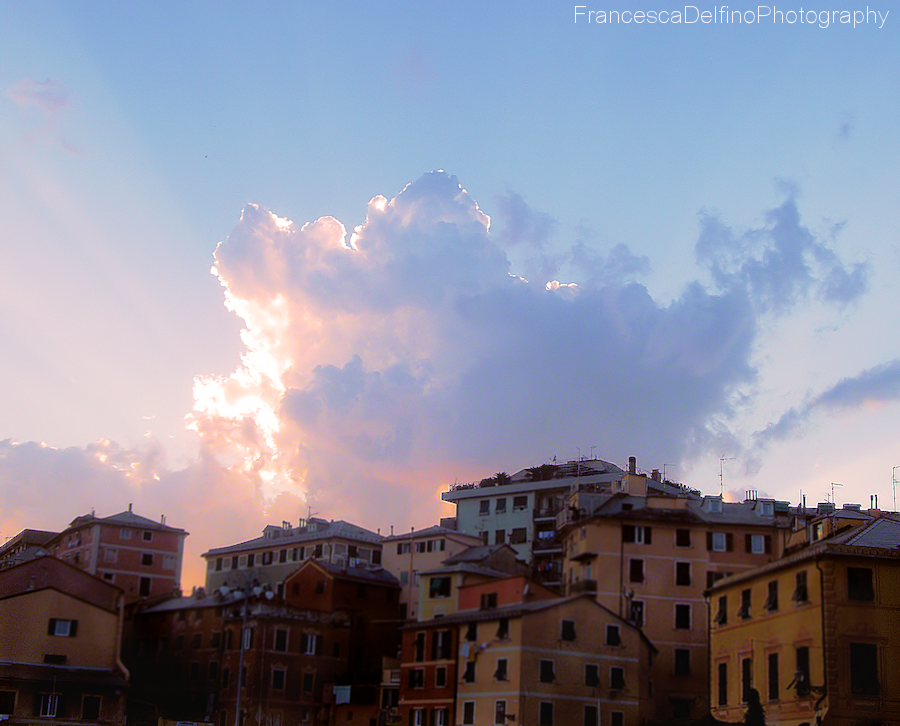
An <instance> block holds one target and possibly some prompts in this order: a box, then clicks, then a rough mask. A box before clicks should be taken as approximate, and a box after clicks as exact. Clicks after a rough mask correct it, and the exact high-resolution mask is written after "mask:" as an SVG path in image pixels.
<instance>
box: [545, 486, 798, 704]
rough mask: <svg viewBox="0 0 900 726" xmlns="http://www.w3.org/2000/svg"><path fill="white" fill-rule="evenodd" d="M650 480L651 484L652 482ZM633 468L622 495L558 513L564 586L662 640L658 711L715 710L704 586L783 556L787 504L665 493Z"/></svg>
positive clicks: (597, 496) (577, 502)
mask: <svg viewBox="0 0 900 726" xmlns="http://www.w3.org/2000/svg"><path fill="white" fill-rule="evenodd" d="M648 479H649V480H650V483H649V484H648ZM652 484H653V480H652V478H648V477H644V476H642V475H638V474H636V473H635V474H631V473H629V474H627V475H625V476H624V477H623V479H622V481H621V483H619V484H617V485H616V487H615V488H616V490H617V491H616V492H615V493H576V494H574V495H573V496H572V497H571V499H570V507H569V508H567V509H566V511H565V512H564V513H563V514H561V515H560V518H559V523H560V527H561V537H562V539H563V541H564V544H565V552H566V560H565V574H564V578H565V582H566V588H567V592H568V593H569V594H570V595H575V594H578V593H582V592H589V593H591V594H592V596H593V597H595V598H596V600H597V602H598V603H600V604H601V605H603V606H605V607H607V608H609V609H610V610H611V611H612V612H614V613H616V614H617V615H618V616H620V617H622V618H625V619H626V620H628V621H629V622H631V623H633V624H634V625H635V626H636V627H639V628H641V629H642V632H643V633H644V634H646V636H647V637H648V638H649V639H650V641H651V642H652V643H653V644H654V646H656V648H658V650H659V654H658V656H657V657H656V659H655V661H654V667H653V673H652V677H653V693H654V701H655V704H656V712H655V714H654V718H656V719H660V720H662V719H667V718H684V717H694V718H697V717H699V716H701V715H703V714H705V713H706V712H707V710H708V689H709V685H708V684H709V674H708V671H707V665H706V664H707V657H708V639H707V638H708V624H707V621H708V618H707V614H706V601H705V599H704V594H703V593H704V590H705V589H706V588H707V587H709V586H710V585H711V584H712V583H713V582H715V581H716V580H717V579H719V578H722V577H725V576H726V575H728V574H733V573H739V572H747V571H750V570H753V569H755V568H757V567H759V566H761V565H764V564H766V563H767V562H769V561H771V560H773V559H775V558H776V557H778V556H779V555H780V553H781V551H782V550H783V548H784V546H785V543H786V542H787V540H788V537H789V535H790V521H791V517H790V515H789V514H788V513H787V508H786V505H782V504H780V503H779V504H778V506H777V508H776V503H775V502H773V501H771V500H748V501H746V502H743V503H730V502H723V501H722V500H721V498H719V497H701V496H699V495H698V494H696V493H695V492H692V491H690V490H683V491H680V492H678V491H676V492H675V494H670V493H662V492H659V491H658V490H656V489H655V487H654V486H652Z"/></svg>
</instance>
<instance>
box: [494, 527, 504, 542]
mask: <svg viewBox="0 0 900 726" xmlns="http://www.w3.org/2000/svg"><path fill="white" fill-rule="evenodd" d="M494 544H498V545H499V544H506V530H505V529H498V530H497V531H496V532H494Z"/></svg>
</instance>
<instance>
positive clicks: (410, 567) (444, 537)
mask: <svg viewBox="0 0 900 726" xmlns="http://www.w3.org/2000/svg"><path fill="white" fill-rule="evenodd" d="M480 544H482V540H481V538H480V537H475V536H472V535H467V534H463V533H462V532H457V531H456V530H454V529H449V528H447V527H437V526H435V527H427V528H426V529H420V530H415V529H414V530H411V531H409V532H406V533H404V534H396V535H395V534H391V535H389V536H388V537H385V539H384V543H383V549H382V555H381V564H382V566H383V567H384V569H385V570H387V571H388V572H390V573H391V574H392V575H394V577H396V578H397V579H398V580H399V582H400V587H401V590H400V616H401V618H403V619H410V620H415V619H417V618H418V612H419V602H418V600H419V582H418V581H419V574H420V573H421V572H426V571H431V570H434V569H436V568H439V567H440V566H441V565H442V564H443V562H444V560H446V559H447V558H449V557H453V556H454V555H457V554H459V553H461V552H463V551H464V550H467V549H468V548H470V547H475V546H477V545H480Z"/></svg>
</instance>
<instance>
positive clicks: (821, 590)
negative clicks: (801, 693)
mask: <svg viewBox="0 0 900 726" xmlns="http://www.w3.org/2000/svg"><path fill="white" fill-rule="evenodd" d="M815 562H816V569H817V570H818V571H819V600H820V602H819V607H820V608H821V611H822V613H821V617H822V691H823V692H822V695H821V696H820V697H819V699H818V700H817V701H816V723H821V719H820V718H819V708H820V707H821V706H822V701H824V700H825V699H826V698H827V697H828V637H827V634H828V628H827V627H826V624H825V573H824V572H822V566H821V564H820V562H821V555H816V560H815ZM810 681H812V678H810Z"/></svg>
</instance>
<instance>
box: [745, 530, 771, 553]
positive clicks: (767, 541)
mask: <svg viewBox="0 0 900 726" xmlns="http://www.w3.org/2000/svg"><path fill="white" fill-rule="evenodd" d="M744 549H745V550H746V551H747V552H749V553H750V554H754V555H763V554H768V553H769V552H771V551H772V538H771V537H770V536H769V535H761V534H748V535H746V536H745V541H744Z"/></svg>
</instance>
